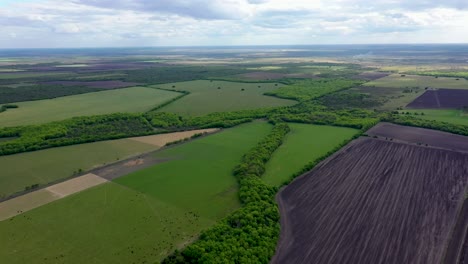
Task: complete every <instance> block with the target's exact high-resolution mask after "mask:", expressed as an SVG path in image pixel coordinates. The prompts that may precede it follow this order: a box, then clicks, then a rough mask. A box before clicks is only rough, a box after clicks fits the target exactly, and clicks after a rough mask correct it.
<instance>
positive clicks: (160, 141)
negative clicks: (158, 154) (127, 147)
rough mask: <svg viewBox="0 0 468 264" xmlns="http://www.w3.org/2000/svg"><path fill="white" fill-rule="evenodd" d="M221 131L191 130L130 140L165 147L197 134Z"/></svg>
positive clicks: (212, 129)
mask: <svg viewBox="0 0 468 264" xmlns="http://www.w3.org/2000/svg"><path fill="white" fill-rule="evenodd" d="M216 131H219V129H218V128H210V129H198V130H191V131H183V132H174V133H169V134H159V135H152V136H144V137H134V138H129V139H131V140H135V141H138V142H142V143H146V144H150V145H154V146H158V147H164V146H165V145H166V144H167V143H170V142H174V141H177V140H181V139H186V138H190V137H192V136H193V135H195V134H202V133H213V132H216Z"/></svg>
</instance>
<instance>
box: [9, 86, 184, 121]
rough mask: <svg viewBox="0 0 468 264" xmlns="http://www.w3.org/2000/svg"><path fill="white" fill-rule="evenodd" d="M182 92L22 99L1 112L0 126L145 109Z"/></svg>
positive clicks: (141, 91)
mask: <svg viewBox="0 0 468 264" xmlns="http://www.w3.org/2000/svg"><path fill="white" fill-rule="evenodd" d="M178 95H179V93H176V92H169V91H162V90H157V89H151V88H144V87H134V88H124V89H118V90H112V91H102V92H96V93H87V94H81V95H73V96H66V97H60V98H56V99H50V100H39V101H31V102H21V103H17V104H16V105H18V107H19V108H17V109H13V110H11V111H6V112H4V113H1V115H0V126H19V125H31V124H40V123H47V122H51V121H56V120H62V119H66V118H70V117H74V116H87V115H98V114H107V113H114V112H144V111H148V110H150V109H151V108H153V107H155V106H157V105H158V104H161V103H164V102H165V101H168V100H170V99H172V98H174V97H176V96H178ZM136 102H138V103H136Z"/></svg>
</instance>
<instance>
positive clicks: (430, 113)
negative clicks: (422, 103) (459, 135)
mask: <svg viewBox="0 0 468 264" xmlns="http://www.w3.org/2000/svg"><path fill="white" fill-rule="evenodd" d="M400 113H401V114H404V113H410V114H411V116H413V117H417V118H421V119H427V120H435V121H441V122H447V123H452V124H457V125H468V115H467V114H466V113H463V111H462V110H455V109H417V110H410V109H405V110H403V111H400ZM422 113H423V115H422Z"/></svg>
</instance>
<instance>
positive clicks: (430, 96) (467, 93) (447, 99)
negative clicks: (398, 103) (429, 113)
mask: <svg viewBox="0 0 468 264" xmlns="http://www.w3.org/2000/svg"><path fill="white" fill-rule="evenodd" d="M465 106H468V90H458V89H437V90H427V91H426V92H425V93H424V94H422V95H421V96H419V97H418V98H416V99H415V100H414V101H412V102H411V103H410V104H408V105H407V107H408V108H419V109H424V108H426V109H433V108H435V109H437V108H445V109H447V108H453V109H457V108H463V107H465Z"/></svg>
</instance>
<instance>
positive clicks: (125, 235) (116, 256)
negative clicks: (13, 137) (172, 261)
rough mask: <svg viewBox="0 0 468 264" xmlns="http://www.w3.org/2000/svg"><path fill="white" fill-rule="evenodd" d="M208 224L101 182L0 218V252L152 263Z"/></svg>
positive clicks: (26, 259)
mask: <svg viewBox="0 0 468 264" xmlns="http://www.w3.org/2000/svg"><path fill="white" fill-rule="evenodd" d="M211 223H212V221H210V220H208V219H204V218H201V217H196V216H194V215H193V214H188V213H187V211H185V210H180V209H178V208H177V207H174V206H172V205H171V204H166V203H163V202H160V201H158V200H156V199H154V198H152V197H150V196H148V195H145V194H142V193H139V192H137V191H135V190H132V189H129V188H126V187H124V186H121V185H118V184H115V183H107V184H104V185H101V186H97V187H95V188H92V189H89V190H86V191H84V192H81V193H78V194H75V195H72V196H70V197H67V198H64V199H62V200H58V201H55V202H52V203H50V204H48V205H45V206H43V207H39V208H37V209H35V210H32V211H30V212H27V213H25V214H22V215H19V216H16V217H14V218H11V220H6V221H2V222H0V243H1V244H2V245H3V246H2V247H1V248H0V256H1V258H2V262H4V263H11V264H13V263H96V264H97V263H144V261H145V260H146V261H147V263H154V262H155V261H156V260H159V259H161V258H162V257H163V256H164V255H165V254H167V253H169V252H170V251H169V250H171V249H172V248H173V247H175V246H179V245H180V244H178V243H183V242H184V241H190V240H191V239H193V238H194V236H195V235H196V234H197V233H198V232H199V230H200V229H201V228H206V227H208V226H209V225H210V224H211ZM51 227H52V228H51ZM171 243H172V244H171ZM38 245H40V246H38Z"/></svg>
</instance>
